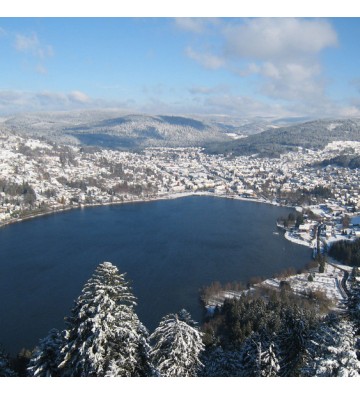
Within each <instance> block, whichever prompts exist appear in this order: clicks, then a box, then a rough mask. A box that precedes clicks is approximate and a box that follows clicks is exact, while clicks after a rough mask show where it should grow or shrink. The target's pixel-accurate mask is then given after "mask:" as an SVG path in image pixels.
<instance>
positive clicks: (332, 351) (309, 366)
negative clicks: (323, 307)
mask: <svg viewBox="0 0 360 395" xmlns="http://www.w3.org/2000/svg"><path fill="white" fill-rule="evenodd" d="M356 341H357V337H356V335H355V330H354V325H353V323H352V322H351V321H349V320H347V319H344V318H343V319H339V318H338V317H335V316H334V315H331V316H329V317H327V319H326V320H325V321H324V322H323V323H322V324H321V325H320V326H319V327H318V328H317V330H316V331H314V332H313V334H312V336H311V338H310V340H309V345H308V361H307V363H306V365H305V366H304V368H303V369H302V375H303V376H311V377H312V376H317V377H320V376H321V377H357V376H360V361H359V360H358V358H357V355H356Z"/></svg>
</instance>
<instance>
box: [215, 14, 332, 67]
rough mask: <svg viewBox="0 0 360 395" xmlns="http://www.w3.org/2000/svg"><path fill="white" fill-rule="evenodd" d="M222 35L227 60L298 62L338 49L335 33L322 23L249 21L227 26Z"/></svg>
mask: <svg viewBox="0 0 360 395" xmlns="http://www.w3.org/2000/svg"><path fill="white" fill-rule="evenodd" d="M222 34H223V37H224V39H225V53H226V55H227V56H229V57H240V58H243V59H244V58H245V59H252V60H262V61H269V60H275V59H276V60H282V61H283V60H288V61H290V60H291V61H294V59H301V58H302V57H303V56H308V55H313V54H317V53H319V52H320V51H321V50H323V49H325V48H327V47H332V46H336V45H338V38H337V35H336V32H335V30H334V29H333V28H332V26H331V25H330V24H329V23H328V22H327V21H325V20H320V19H310V20H309V19H300V18H256V19H247V20H245V22H244V23H241V24H234V23H230V24H227V25H225V26H224V28H223V30H222Z"/></svg>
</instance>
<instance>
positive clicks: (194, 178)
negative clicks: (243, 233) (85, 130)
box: [0, 132, 360, 248]
mask: <svg viewBox="0 0 360 395" xmlns="http://www.w3.org/2000/svg"><path fill="white" fill-rule="evenodd" d="M347 150H351V152H355V153H359V152H360V143H358V142H346V141H344V142H336V143H331V144H328V145H327V146H326V147H325V149H323V150H318V151H313V150H309V149H302V148H299V149H298V150H297V152H291V153H287V154H285V155H282V156H280V158H271V159H270V158H261V157H257V156H238V157H231V156H224V155H207V154H206V153H205V151H204V149H202V148H148V149H145V150H144V151H142V152H139V153H135V152H124V151H119V150H109V149H100V148H94V147H84V146H76V145H59V144H55V143H49V142H47V141H46V140H40V139H38V140H37V139H25V138H23V137H21V136H17V135H13V134H9V133H5V132H3V133H1V132H0V155H1V159H2V160H1V163H0V224H1V225H4V224H8V223H11V222H14V221H18V220H21V219H24V218H29V217H32V216H34V215H42V214H45V213H50V212H56V211H61V210H67V209H71V208H76V207H84V206H88V205H104V204H116V203H124V202H133V201H148V200H154V199H164V198H172V197H179V196H186V195H188V194H210V195H213V196H222V197H228V198H235V199H251V200H255V201H259V202H266V203H271V204H276V205H285V206H292V207H296V209H297V211H298V212H301V213H302V217H301V221H300V222H299V221H298V223H293V224H292V223H291V221H290V222H289V223H287V224H286V226H285V228H286V230H287V232H286V237H287V238H288V239H290V240H291V241H294V242H298V243H300V244H305V245H307V246H309V247H312V248H316V247H317V243H318V239H319V240H320V241H321V245H320V248H324V247H325V246H326V244H327V243H331V242H332V241H334V240H338V239H340V238H348V239H349V238H350V239H351V238H356V237H359V235H360V227H359V226H360V221H359V218H358V216H359V213H360V169H358V168H355V169H350V168H346V167H339V166H333V165H328V166H321V165H319V164H320V163H321V162H322V161H323V160H324V159H330V158H333V157H335V156H336V155H339V154H340V153H343V152H346V151H347ZM278 225H279V226H282V227H284V220H283V221H281V220H280V223H278ZM318 236H320V238H318Z"/></svg>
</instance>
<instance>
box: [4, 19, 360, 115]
mask: <svg viewBox="0 0 360 395" xmlns="http://www.w3.org/2000/svg"><path fill="white" fill-rule="evenodd" d="M359 31H360V19H358V18H90V19H89V18H0V45H1V52H2V59H1V61H0V71H1V76H2V77H1V78H2V83H1V85H0V86H1V88H0V115H2V116H6V115H11V114H14V113H18V112H33V111H36V112H42V111H68V110H81V109H113V108H118V109H121V110H123V111H128V112H139V113H148V114H160V113H168V114H170V113H171V114H199V115H204V116H205V115H209V114H219V115H228V116H236V117H275V118H276V117H277V118H281V117H309V118H328V117H358V116H360V97H359V93H360V72H359V71H358V70H359V67H358V66H359V60H358V56H357V53H358V50H359V46H360V44H359V43H358V42H357V40H356V37H358V33H359Z"/></svg>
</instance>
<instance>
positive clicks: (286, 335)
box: [279, 308, 311, 377]
mask: <svg viewBox="0 0 360 395" xmlns="http://www.w3.org/2000/svg"><path fill="white" fill-rule="evenodd" d="M282 321H283V323H282V330H281V332H280V333H279V340H280V342H279V345H280V349H281V357H282V358H281V360H280V366H281V370H280V372H279V373H280V375H281V376H292V377H293V376H299V374H300V369H301V368H302V366H303V364H304V363H305V361H306V341H307V339H308V336H309V332H310V326H311V317H308V316H307V315H306V311H305V310H301V309H299V308H294V309H288V310H287V311H285V314H284V318H283V320H282Z"/></svg>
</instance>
